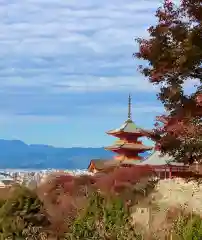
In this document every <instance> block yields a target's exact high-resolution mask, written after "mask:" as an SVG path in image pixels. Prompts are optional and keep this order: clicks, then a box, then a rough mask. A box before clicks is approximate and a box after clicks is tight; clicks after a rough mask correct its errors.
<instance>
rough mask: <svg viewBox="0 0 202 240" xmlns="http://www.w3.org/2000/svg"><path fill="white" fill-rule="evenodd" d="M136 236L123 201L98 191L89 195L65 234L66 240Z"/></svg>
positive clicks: (128, 237) (133, 237)
mask: <svg viewBox="0 0 202 240" xmlns="http://www.w3.org/2000/svg"><path fill="white" fill-rule="evenodd" d="M137 237H138V235H137V234H136V233H135V231H134V229H133V227H132V225H131V222H130V212H129V211H128V209H127V208H126V207H125V205H124V203H123V201H122V200H121V199H119V198H116V197H113V198H108V199H107V198H106V197H104V196H103V195H102V194H101V193H99V192H94V193H93V194H92V195H91V196H90V197H89V202H88V205H87V207H86V208H85V209H84V210H83V211H82V212H81V213H80V215H79V216H78V217H77V218H76V220H75V221H74V222H73V224H72V226H71V228H70V229H69V232H68V233H67V234H66V239H67V240H70V239H71V240H74V239H81V240H82V239H83V240H85V239H89V240H90V239H96V240H97V239H100V240H106V239H114V240H116V239H117V240H118V239H119V240H126V239H127V240H130V239H131V240H132V239H136V238H137Z"/></svg>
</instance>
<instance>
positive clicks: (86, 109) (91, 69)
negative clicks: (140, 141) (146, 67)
mask: <svg viewBox="0 0 202 240" xmlns="http://www.w3.org/2000/svg"><path fill="white" fill-rule="evenodd" d="M161 2H162V1H160V0H152V1H147V0H141V1H134V0H110V1H109V0H82V1H81V0H25V1H19V0H18V1H17V0H0V56H1V58H0V138H4V139H20V140H23V141H25V142H26V143H44V144H51V145H54V146H63V147H71V146H103V145H108V144H110V143H112V142H113V140H114V139H113V138H111V137H109V136H107V135H106V134H105V132H106V131H107V130H109V129H112V128H116V127H119V126H120V125H121V124H122V123H123V121H124V120H126V118H127V98H128V93H129V92H131V94H132V102H133V112H132V114H133V120H134V121H135V122H136V124H138V125H139V126H141V127H143V128H152V127H153V124H154V119H155V116H156V115H159V114H161V113H163V108H162V106H161V104H160V103H159V102H158V101H157V100H156V89H155V88H154V87H153V86H152V85H151V84H150V83H148V81H147V79H144V77H143V76H142V75H141V74H140V73H139V72H138V71H137V67H138V64H139V63H140V62H139V61H138V60H136V59H133V58H132V54H133V52H135V51H136V50H137V44H136V42H135V41H134V38H136V37H146V36H147V31H146V29H147V28H148V27H149V26H150V25H151V24H154V23H155V21H156V19H155V17H154V13H155V10H156V9H157V7H158V6H160V4H161Z"/></svg>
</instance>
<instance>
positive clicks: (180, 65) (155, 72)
mask: <svg viewBox="0 0 202 240" xmlns="http://www.w3.org/2000/svg"><path fill="white" fill-rule="evenodd" d="M201 13H202V0H182V1H181V3H180V5H179V6H176V5H175V4H173V3H172V1H169V0H165V1H164V4H163V6H162V7H160V8H159V9H158V10H157V11H156V17H157V20H158V21H157V25H156V26H151V27H150V28H149V29H148V32H149V35H150V37H149V39H141V38H138V39H136V40H137V42H138V44H139V51H138V52H137V53H135V54H134V55H135V56H136V57H137V58H139V59H143V60H147V61H148V63H149V64H147V66H142V65H140V66H139V68H140V71H141V73H142V74H143V75H144V76H146V77H148V79H149V81H150V82H151V83H153V84H157V85H158V86H159V87H160V88H159V93H158V99H159V100H161V102H162V103H163V105H164V107H165V110H166V112H167V113H166V115H162V116H159V117H158V118H157V123H156V124H155V129H154V131H153V133H152V134H150V137H151V138H153V139H155V140H157V142H158V144H159V146H160V148H161V150H162V152H163V153H169V154H171V155H172V156H174V157H175V158H176V160H177V161H182V162H189V163H192V162H193V161H194V160H201V161H202V120H201V117H202V14H201ZM186 84H190V86H194V85H196V86H195V90H194V91H193V92H189V93H187V92H186V91H185V85H186Z"/></svg>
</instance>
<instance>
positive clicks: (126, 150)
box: [105, 94, 152, 161]
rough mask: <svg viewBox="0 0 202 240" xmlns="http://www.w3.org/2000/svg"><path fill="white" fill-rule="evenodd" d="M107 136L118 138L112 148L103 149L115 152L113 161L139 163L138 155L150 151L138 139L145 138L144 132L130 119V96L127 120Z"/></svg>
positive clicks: (149, 148)
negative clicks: (133, 161)
mask: <svg viewBox="0 0 202 240" xmlns="http://www.w3.org/2000/svg"><path fill="white" fill-rule="evenodd" d="M107 134H109V135H112V136H114V137H117V138H119V140H117V141H116V142H115V143H114V144H113V145H112V146H109V147H105V149H106V150H110V151H113V152H115V153H116V154H118V155H116V156H115V157H114V159H115V160H119V161H125V160H126V161H128V160H135V161H138V160H139V161H141V160H142V157H141V156H140V155H139V154H140V153H143V152H145V151H148V150H152V147H149V146H145V145H144V144H143V143H142V141H141V140H139V139H138V138H140V137H144V136H145V131H143V130H142V129H141V128H139V127H137V126H136V124H135V123H134V122H133V121H132V119H131V96H130V94H129V98H128V119H127V120H126V121H125V122H124V124H123V125H122V126H121V127H120V128H118V129H114V130H110V131H108V132H107Z"/></svg>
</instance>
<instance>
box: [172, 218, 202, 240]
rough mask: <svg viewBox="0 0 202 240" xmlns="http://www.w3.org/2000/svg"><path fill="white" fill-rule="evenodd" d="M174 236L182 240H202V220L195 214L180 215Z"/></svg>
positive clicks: (176, 222)
mask: <svg viewBox="0 0 202 240" xmlns="http://www.w3.org/2000/svg"><path fill="white" fill-rule="evenodd" d="M174 235H175V237H176V238H177V239H180V240H199V239H202V219H201V217H200V216H198V215H195V214H193V215H192V214H187V215H180V216H179V217H178V219H177V220H176V221H175V225H174Z"/></svg>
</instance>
